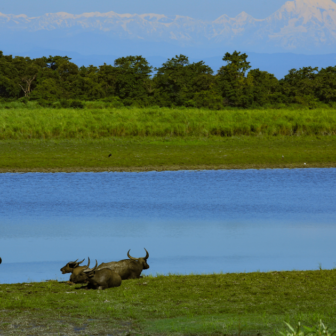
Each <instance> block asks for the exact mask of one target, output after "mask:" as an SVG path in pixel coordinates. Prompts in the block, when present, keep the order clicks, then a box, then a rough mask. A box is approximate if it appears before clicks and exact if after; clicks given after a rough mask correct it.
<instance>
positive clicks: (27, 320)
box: [0, 270, 336, 336]
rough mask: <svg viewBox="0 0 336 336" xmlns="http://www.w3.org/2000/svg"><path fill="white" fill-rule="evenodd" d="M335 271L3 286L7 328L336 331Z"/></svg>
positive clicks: (1, 326) (0, 303) (1, 329)
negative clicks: (113, 284)
mask: <svg viewBox="0 0 336 336" xmlns="http://www.w3.org/2000/svg"><path fill="white" fill-rule="evenodd" d="M335 283H336V271H335V270H319V271H292V272H268V273H260V272H256V273H240V274H233V273H232V274H210V275H169V276H156V277H152V276H149V277H144V278H143V279H136V280H124V281H123V282H122V285H121V287H117V288H111V289H107V290H104V291H99V290H85V289H80V287H81V285H72V286H70V285H68V284H67V283H65V282H64V283H61V282H57V281H47V282H41V283H22V284H2V285H0V311H1V319H0V333H1V334H2V335H7V334H8V335H9V334H12V333H13V331H15V334H25V335H26V334H29V335H41V334H50V335H51V334H52V335H54V334H62V335H65V334H66V335H76V334H83V335H97V334H98V335H106V334H113V335H126V334H128V335H176V336H177V335H223V334H226V335H279V331H285V330H287V328H286V325H285V324H284V321H285V322H287V323H290V324H291V325H293V326H296V325H297V323H298V322H299V321H300V322H301V323H302V325H305V326H308V327H312V326H314V325H316V324H318V322H319V321H320V320H322V321H323V322H324V323H325V324H326V325H327V326H328V327H329V328H330V329H335V328H336V319H335V316H336V306H335V300H336V291H335Z"/></svg>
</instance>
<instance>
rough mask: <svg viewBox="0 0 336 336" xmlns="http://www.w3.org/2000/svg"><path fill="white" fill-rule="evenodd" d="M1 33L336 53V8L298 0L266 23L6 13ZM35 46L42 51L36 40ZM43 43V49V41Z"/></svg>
mask: <svg viewBox="0 0 336 336" xmlns="http://www.w3.org/2000/svg"><path fill="white" fill-rule="evenodd" d="M0 29H1V32H2V34H1V36H0V43H1V44H2V40H3V39H4V38H5V37H6V36H7V35H8V34H7V33H8V32H11V33H13V34H14V33H17V34H18V38H20V36H21V35H22V34H21V32H25V33H27V34H31V35H33V34H35V33H37V32H39V34H40V35H41V36H42V33H43V32H45V33H46V34H49V32H51V31H52V32H53V34H54V36H55V37H56V39H58V40H59V41H65V40H64V39H67V38H76V36H79V35H81V36H85V34H88V33H89V34H90V36H93V35H92V34H99V36H104V38H105V40H106V41H107V42H106V43H108V39H113V40H114V41H115V40H117V41H124V40H132V41H140V40H141V41H146V42H160V43H162V42H168V43H173V44H179V45H182V46H191V47H192V46H198V47H199V46H204V47H208V46H210V47H219V46H220V47H222V48H227V47H229V48H230V49H233V48H234V49H239V48H240V49H243V50H251V51H253V50H255V51H258V52H260V51H266V52H269V51H270V50H276V51H285V50H287V51H293V50H300V51H301V52H302V51H303V50H310V51H314V52H315V51H316V48H318V49H319V50H322V49H323V48H325V49H326V50H328V52H335V51H336V3H334V2H333V1H332V0H292V1H287V2H286V3H285V4H284V5H283V6H282V7H281V8H280V9H279V10H278V11H276V12H275V13H274V14H272V15H270V16H269V17H268V18H265V19H255V18H253V17H252V16H251V15H249V14H248V13H246V12H242V13H240V14H239V15H237V16H236V17H235V18H230V17H229V16H228V15H225V14H224V15H221V16H220V17H218V18H217V19H216V20H215V21H212V22H207V21H203V20H198V19H193V18H191V17H187V16H179V15H176V16H175V17H168V16H166V15H163V14H155V13H146V14H141V15H139V14H130V13H124V14H118V13H116V12H113V11H110V12H107V13H100V12H91V13H83V14H79V15H75V14H70V13H66V12H58V13H49V14H45V15H42V16H40V17H34V18H31V17H27V16H26V15H10V14H8V15H7V14H2V13H0ZM20 34H21V35H20ZM97 36H98V35H97ZM45 39H48V38H45ZM93 39H94V38H93ZM11 40H12V41H14V40H15V38H11ZM84 40H85V41H84ZM33 41H34V45H36V39H33ZM76 42H77V41H76ZM39 43H41V44H42V45H43V39H42V38H41V41H40V42H39ZM60 43H61V42H60ZM83 43H87V40H86V39H85V38H84V37H83Z"/></svg>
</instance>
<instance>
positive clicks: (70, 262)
mask: <svg viewBox="0 0 336 336" xmlns="http://www.w3.org/2000/svg"><path fill="white" fill-rule="evenodd" d="M77 260H78V259H77ZM77 260H75V261H69V264H74V263H76V262H77Z"/></svg>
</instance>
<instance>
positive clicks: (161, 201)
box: [0, 169, 336, 283]
mask: <svg viewBox="0 0 336 336" xmlns="http://www.w3.org/2000/svg"><path fill="white" fill-rule="evenodd" d="M335 237H336V169H293V170H289V169H274V170H228V171H225V170H222V171H179V172H148V173H70V174H69V173H68V174H67V173H57V174H43V173H29V174H10V173H8V174H0V256H1V257H2V259H3V263H2V265H0V283H15V282H27V281H40V280H46V279H58V280H68V279H69V275H68V274H66V275H62V274H61V272H60V270H59V269H60V268H61V267H62V266H64V265H65V264H66V262H68V261H72V260H75V259H78V258H79V259H80V260H81V259H84V258H87V257H88V256H89V257H90V258H91V260H92V261H93V262H94V260H95V259H97V260H98V262H108V261H113V260H120V259H124V258H127V256H126V253H127V251H128V250H129V249H131V255H132V256H134V257H141V256H144V255H145V251H144V249H143V248H144V247H145V248H146V249H147V250H148V251H149V254H150V257H149V259H148V263H149V265H150V269H149V270H146V271H145V272H144V274H154V275H155V274H157V273H161V274H162V273H163V274H167V273H183V274H188V273H212V272H221V271H223V272H244V271H246V272H251V271H257V270H260V271H270V270H293V269H300V270H305V269H318V267H319V264H321V265H322V268H334V267H336V253H335V252H336V251H335V249H336V248H335V242H334V241H335ZM86 260H87V259H86Z"/></svg>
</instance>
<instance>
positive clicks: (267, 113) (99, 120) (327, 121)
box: [0, 108, 336, 140]
mask: <svg viewBox="0 0 336 336" xmlns="http://www.w3.org/2000/svg"><path fill="white" fill-rule="evenodd" d="M250 135H251V136H278V135H295V136H299V135H336V113H335V112H334V111H333V110H325V109H317V110H301V111H300V110H220V111H210V110H202V109H200V110H199V109H169V108H144V109H139V108H134V109H85V110H76V109H61V110H52V109H45V108H43V109H33V110H30V109H27V110H25V109H14V110H0V140H5V139H22V140H23V139H73V138H77V139H78V138H84V139H100V138H107V137H148V136H150V137H176V136H178V137H190V136H193V137H207V138H208V137H210V136H219V137H232V136H250Z"/></svg>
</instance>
